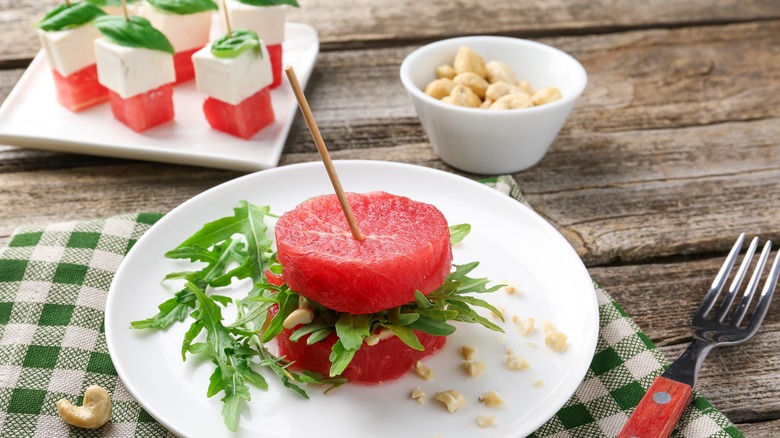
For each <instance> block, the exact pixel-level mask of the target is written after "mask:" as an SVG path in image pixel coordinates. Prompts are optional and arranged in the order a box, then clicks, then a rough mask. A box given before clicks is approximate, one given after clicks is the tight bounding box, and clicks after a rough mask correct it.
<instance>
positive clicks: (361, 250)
mask: <svg viewBox="0 0 780 438" xmlns="http://www.w3.org/2000/svg"><path fill="white" fill-rule="evenodd" d="M347 200H348V202H349V204H350V206H351V207H352V211H353V213H354V215H355V219H356V221H357V225H358V228H359V229H360V231H361V233H362V234H363V235H364V236H365V240H363V241H357V240H355V239H353V238H352V234H351V233H350V230H349V225H348V223H347V220H346V219H345V217H344V213H343V212H342V209H341V205H340V204H339V201H338V198H337V197H336V196H335V195H330V196H322V197H318V198H314V199H310V200H308V201H306V202H304V203H302V204H300V205H298V207H296V208H295V209H294V210H292V211H289V212H287V213H285V214H284V215H282V217H281V218H280V219H279V221H278V222H277V224H276V245H277V251H278V259H279V262H280V263H281V265H282V266H283V272H282V275H283V278H284V281H285V283H287V285H288V286H290V288H291V289H292V290H294V291H295V292H298V293H299V294H301V295H303V296H305V297H306V298H309V299H311V300H313V301H315V302H317V303H320V304H322V305H323V306H325V307H327V308H329V309H332V310H336V311H339V312H347V313H352V314H366V313H374V312H378V311H381V310H385V309H389V308H393V307H397V306H400V305H403V304H406V303H408V302H410V301H413V300H414V292H415V290H419V291H420V292H422V293H423V294H428V293H430V292H432V291H433V290H434V289H436V288H437V287H438V286H440V285H441V284H442V282H443V281H444V279H445V277H446V276H447V275H448V274H449V272H450V269H451V266H452V247H451V245H450V234H449V228H448V226H447V221H446V219H445V218H444V215H442V214H441V212H440V211H439V210H438V209H436V207H434V206H432V205H429V204H425V203H422V202H417V201H414V200H412V199H409V198H406V197H403V196H396V195H391V194H389V193H385V192H373V193H366V194H357V193H348V194H347Z"/></svg>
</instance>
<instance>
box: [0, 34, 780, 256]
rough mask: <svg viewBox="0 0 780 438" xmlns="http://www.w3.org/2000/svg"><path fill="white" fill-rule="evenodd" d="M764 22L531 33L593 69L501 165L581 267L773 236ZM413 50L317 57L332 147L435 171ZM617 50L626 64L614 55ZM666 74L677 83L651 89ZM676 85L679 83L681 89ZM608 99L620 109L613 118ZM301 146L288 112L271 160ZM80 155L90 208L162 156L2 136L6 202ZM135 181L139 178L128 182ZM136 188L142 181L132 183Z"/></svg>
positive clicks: (53, 209) (772, 114) (322, 119)
mask: <svg viewBox="0 0 780 438" xmlns="http://www.w3.org/2000/svg"><path fill="white" fill-rule="evenodd" d="M778 33H780V21H778V20H776V21H767V22H761V23H748V24H740V25H731V26H713V27H700V28H695V29H676V30H649V31H637V32H628V33H624V34H613V35H602V36H589V37H576V38H555V39H546V40H543V41H545V42H550V43H553V44H555V45H557V46H559V47H562V48H565V49H567V50H569V51H570V52H572V53H573V54H574V55H575V56H577V57H578V58H580V59H581V60H582V61H583V63H584V64H585V65H586V68H588V70H589V71H590V72H591V74H590V85H589V87H588V89H587V90H586V93H585V95H584V96H583V98H582V100H581V101H580V102H579V103H578V105H577V107H576V108H575V111H574V113H573V115H572V117H571V118H570V120H569V121H568V122H567V124H566V126H565V127H564V130H563V131H562V133H561V135H560V136H559V138H558V139H557V140H556V142H555V143H554V145H553V147H552V149H551V150H550V152H549V153H548V155H547V156H546V157H545V158H544V160H542V162H541V163H540V164H539V165H538V166H536V167H534V168H533V169H531V170H529V171H527V172H522V173H519V174H517V175H515V176H516V178H517V180H518V181H519V182H520V184H521V186H522V187H523V189H524V191H525V193H526V194H527V197H528V199H529V201H530V202H531V204H532V205H533V206H534V207H535V208H536V209H537V210H538V211H539V212H540V213H541V214H543V215H544V216H545V217H547V218H548V219H549V220H550V221H551V222H552V223H553V224H554V225H556V226H557V227H558V228H559V229H560V230H561V231H562V232H563V233H564V235H566V237H567V238H568V239H569V240H570V242H572V244H573V245H574V246H575V248H576V249H577V250H578V252H579V254H580V255H581V256H582V257H583V258H584V259H585V260H586V262H587V263H588V265H591V266H592V265H598V264H604V263H609V262H611V261H614V260H623V261H642V260H648V259H652V258H655V257H663V256H669V255H675V254H694V253H701V252H711V251H720V250H723V249H725V248H728V247H729V246H730V245H731V241H732V240H733V238H734V236H736V235H737V234H738V233H739V232H741V231H743V230H744V231H751V232H758V233H762V234H765V235H767V236H768V237H772V238H775V239H780V230H779V229H778V221H777V217H779V216H780V196H778V194H780V178H778V176H780V167H779V166H780V160H777V159H776V157H778V156H780V144H778V143H777V140H776V139H777V138H778V134H780V123H778V119H779V118H780V80H778V79H780V76H778V74H779V73H778V72H780V56H775V54H776V53H777V51H778V50H780V49H778V48H776V47H774V46H773V45H772V42H773V41H774V40H773V39H772V38H769V36H771V35H777V34H778ZM413 48H414V47H399V48H389V49H376V50H374V49H372V50H348V51H339V52H328V53H323V54H321V56H320V58H319V61H318V64H317V68H316V69H315V74H314V76H313V77H312V80H311V82H310V84H309V87H308V89H307V94H308V95H309V99H310V103H311V105H312V108H313V110H314V113H315V117H316V118H317V121H318V123H319V125H320V129H321V130H322V133H323V137H324V138H325V141H326V142H327V144H328V146H329V148H330V149H331V151H333V152H334V156H335V157H337V158H340V157H343V158H371V159H386V160H393V161H404V162H412V163H418V164H424V165H429V166H434V167H439V168H444V169H448V168H447V166H446V165H444V164H442V163H440V162H438V161H436V159H435V157H434V156H433V155H432V152H431V150H430V147H429V146H428V145H427V140H426V137H425V135H424V133H423V132H422V129H421V128H420V125H419V121H418V120H417V118H416V116H415V115H414V110H413V108H412V105H411V102H410V101H409V98H408V97H407V96H406V95H405V92H404V90H403V89H402V87H401V85H400V81H399V80H398V76H397V75H398V64H399V63H400V61H401V59H403V57H404V56H405V54H407V53H408V52H409V51H410V50H412V49H413ZM661 48H663V49H661ZM739 51H742V52H744V53H743V54H742V55H739V57H735V58H734V60H733V62H731V63H729V62H728V60H727V58H728V54H733V53H737V52H739ZM615 53H620V54H622V58H621V57H618V56H617V55H615ZM667 53H671V54H673V55H668V54H667ZM648 56H651V57H650V58H648ZM652 56H656V57H659V56H660V57H661V58H660V61H658V62H659V63H658V64H652V65H653V67H652V68H649V67H647V68H645V69H644V70H641V71H640V73H641V74H640V73H637V68H638V67H637V66H638V65H644V66H646V65H647V62H648V61H646V60H647V59H653V58H652ZM608 59H609V60H610V61H609V62H608V61H607V60H608ZM618 59H624V60H626V61H625V62H624V63H622V64H621V63H620V62H618ZM640 59H644V60H645V61H644V64H643V63H642V62H640V61H638V60H640ZM631 60H633V61H631ZM675 60H677V62H678V64H680V65H689V66H695V65H705V64H706V65H711V63H710V61H712V60H714V61H713V62H714V63H715V65H716V66H717V67H715V68H714V69H711V70H710V73H708V74H703V75H686V74H680V73H679V72H680V71H688V70H691V69H693V70H695V69H694V68H693V67H690V68H689V67H686V68H683V69H682V70H675V69H668V68H663V66H664V65H675ZM623 64H625V66H623ZM621 69H622V70H621ZM721 70H722V71H723V73H718V74H716V73H715V72H718V71H721ZM749 72H750V73H749ZM7 74H10V75H18V70H17V71H11V73H6V72H2V73H0V77H6V76H5V75H7ZM680 81H682V82H683V83H684V85H685V86H683V87H678V86H671V85H670V86H667V87H660V86H654V84H677V83H679V82H680ZM7 82H10V81H6V83H7ZM626 90H630V91H626ZM684 90H691V91H690V92H685V91H684ZM651 91H655V93H653V92H651ZM681 93H684V94H685V96H684V97H679V95H680V94H681ZM759 94H760V95H761V96H759ZM659 95H662V96H660V97H659ZM664 96H665V97H664ZM675 102H677V103H675ZM757 102H758V103H757ZM719 105H720V106H719ZM643 108H644V110H643ZM696 108H700V109H699V110H697V109H696ZM716 109H717V111H715V110H716ZM622 110H625V111H626V112H627V113H629V114H628V115H621V111H622ZM746 113H749V114H750V116H749V117H747V118H746V117H745V114H746ZM600 114H604V115H600ZM613 118H620V123H619V124H617V123H614V122H610V120H611V119H613ZM594 127H595V128H598V129H595V128H594ZM735 145H738V147H735ZM314 150H315V149H314V146H313V144H312V142H311V139H310V137H309V133H308V131H307V129H306V127H305V124H304V123H303V122H302V120H300V118H298V119H296V121H295V122H294V124H293V128H292V131H291V135H290V138H289V139H288V142H287V144H286V147H285V155H284V158H283V160H282V163H283V164H285V163H293V162H300V161H307V160H314V159H316V155H315V154H314ZM773 157H774V158H773ZM120 163H130V164H127V165H126V166H127V167H125V164H120ZM84 166H87V167H88V166H94V167H98V168H100V167H103V166H106V167H105V168H101V169H99V170H98V169H96V174H95V175H94V178H96V179H97V180H98V181H95V182H94V184H92V187H93V190H94V191H95V193H94V195H93V198H94V200H95V201H98V200H101V199H102V201H100V202H101V203H102V205H99V206H98V205H95V204H89V205H88V206H89V207H96V211H121V210H122V209H123V208H124V209H128V208H133V207H134V205H132V204H128V205H125V206H124V207H123V206H122V205H121V200H122V199H123V197H121V196H120V197H115V194H114V193H113V192H112V191H111V190H107V191H105V192H102V193H101V190H102V189H101V188H100V186H101V184H102V183H100V180H102V179H105V178H108V176H109V175H108V173H110V172H112V171H113V169H114V168H115V166H119V167H118V168H120V169H122V170H120V172H122V173H123V174H125V175H126V178H129V179H130V180H129V181H128V184H127V188H126V189H125V190H128V191H130V196H131V197H132V196H137V197H140V196H141V195H142V194H143V196H144V197H150V198H151V199H155V197H156V196H158V195H156V194H155V192H156V191H155V190H149V189H150V187H152V186H153V185H154V184H155V183H154V182H153V178H154V176H151V177H150V176H149V175H153V174H154V172H156V171H157V169H166V171H167V172H172V170H171V169H173V167H166V166H164V165H150V167H149V169H154V171H149V172H143V171H140V170H138V169H139V168H142V167H143V166H146V165H142V164H137V163H132V162H123V161H122V160H111V159H105V158H96V157H82V156H76V155H69V154H53V153H48V152H47V153H37V152H30V151H20V150H16V149H12V148H6V149H0V172H37V171H39V170H44V171H45V172H43V173H41V174H35V175H34V176H28V178H27V182H25V183H19V185H17V186H12V184H11V181H12V180H10V179H9V180H8V181H9V182H8V183H6V182H5V181H4V182H3V183H2V185H0V187H2V188H0V190H2V192H0V194H3V198H6V199H9V200H10V199H13V200H19V199H25V198H26V197H28V194H27V193H28V192H27V191H26V190H27V188H28V186H29V184H30V181H36V182H35V183H32V184H33V185H36V184H38V183H37V181H40V183H41V187H40V189H41V190H45V189H46V187H45V186H43V184H44V182H45V184H47V185H64V186H67V185H74V186H75V187H73V190H72V191H70V192H65V193H63V195H62V196H68V193H72V194H73V197H74V199H73V201H74V202H75V201H76V199H77V198H78V197H77V196H76V195H75V194H76V193H78V191H79V188H78V184H81V183H82V181H84V179H83V178H86V179H87V180H88V179H89V178H92V175H89V174H87V173H85V174H84V175H80V178H81V179H78V180H75V179H74V178H72V176H71V174H70V173H67V172H53V173H49V172H48V169H53V168H58V167H60V168H81V167H84ZM107 169H109V170H107ZM125 169H127V171H125ZM103 172H107V173H106V174H103ZM211 172H212V171H209V170H207V169H196V168H194V169H193V170H192V171H189V172H187V176H186V177H184V178H185V179H197V178H202V177H204V175H207V176H206V178H213V179H210V181H211V183H212V184H215V183H217V181H219V180H221V178H220V177H216V178H214V175H215V174H214V173H211ZM133 178H144V179H145V181H144V183H143V184H142V185H140V186H139V185H136V184H135V183H134V181H133V180H132V179H133ZM148 178H152V179H148ZM3 179H4V180H5V179H6V177H5V176H4V177H3ZM20 181H21V180H20ZM156 184H159V185H160V186H161V190H160V191H159V192H160V193H167V190H168V189H167V187H163V186H165V185H167V184H169V180H167V179H166V177H160V180H159V181H158V182H157V183H156ZM183 185H184V186H185V188H186V186H187V185H188V184H187V182H186V181H184V182H183ZM136 189H137V190H142V191H143V193H136V194H133V193H132V191H133V190H136ZM16 190H18V192H16ZM147 192H148V193H147ZM194 194H195V193H189V195H194ZM179 199H181V198H179ZM63 201H64V199H63ZM4 205H16V204H9V203H7V202H4ZM20 205H23V204H20ZM33 205H34V204H33ZM66 205H68V204H67V203H66V202H62V203H57V204H51V205H34V206H35V207H36V208H38V209H40V210H33V209H30V208H24V209H22V208H20V209H18V210H17V209H16V208H14V209H12V210H11V211H7V212H4V213H2V214H4V215H5V217H3V218H2V219H3V220H4V221H8V223H9V225H7V226H6V228H5V230H8V229H9V228H11V227H12V226H13V224H18V223H23V222H26V221H27V220H28V216H27V215H28V214H29V212H30V211H40V214H41V215H42V216H41V219H42V220H43V219H44V218H50V217H57V216H58V214H59V212H58V210H67V211H65V212H64V214H66V215H74V214H78V213H79V212H88V211H91V210H89V209H87V208H78V207H76V206H73V205H68V206H67V207H65V206H66ZM168 205H170V206H171V207H172V206H174V205H176V204H170V203H169V200H168V199H158V200H155V201H151V202H150V203H149V206H158V207H163V206H168ZM713 205H717V206H718V208H712V206H713ZM25 207H30V206H29V205H25ZM74 207H75V208H74ZM83 207H87V205H85V206H83ZM6 232H7V231H6Z"/></svg>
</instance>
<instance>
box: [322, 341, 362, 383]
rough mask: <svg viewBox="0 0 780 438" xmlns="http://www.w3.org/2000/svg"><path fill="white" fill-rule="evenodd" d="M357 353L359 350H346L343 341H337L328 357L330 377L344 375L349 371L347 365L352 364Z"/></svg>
mask: <svg viewBox="0 0 780 438" xmlns="http://www.w3.org/2000/svg"><path fill="white" fill-rule="evenodd" d="M356 351H357V349H355V350H350V349H347V348H345V347H344V344H343V343H342V342H341V339H339V340H338V341H336V343H335V344H333V347H332V348H331V351H330V356H329V357H328V360H330V376H331V377H333V376H338V375H340V374H341V373H343V372H344V370H345V369H347V365H349V363H350V362H352V358H353V357H355V352H356Z"/></svg>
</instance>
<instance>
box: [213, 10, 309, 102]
mask: <svg viewBox="0 0 780 438" xmlns="http://www.w3.org/2000/svg"><path fill="white" fill-rule="evenodd" d="M225 6H226V7H227V11H228V19H229V21H230V25H231V26H232V27H234V28H236V29H248V30H251V31H252V32H255V33H256V34H257V35H258V37H260V39H261V40H263V41H264V42H265V44H266V45H267V46H268V52H269V53H270V54H271V66H272V69H273V74H274V76H273V82H272V83H271V88H276V87H278V86H279V84H281V83H282V56H283V53H282V52H283V50H282V42H284V23H285V19H286V17H287V7H288V6H293V7H296V8H297V7H299V6H298V2H296V1H295V0H225Z"/></svg>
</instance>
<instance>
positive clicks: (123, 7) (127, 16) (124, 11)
mask: <svg viewBox="0 0 780 438" xmlns="http://www.w3.org/2000/svg"><path fill="white" fill-rule="evenodd" d="M122 13H123V14H125V21H130V16H129V15H127V0H122Z"/></svg>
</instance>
